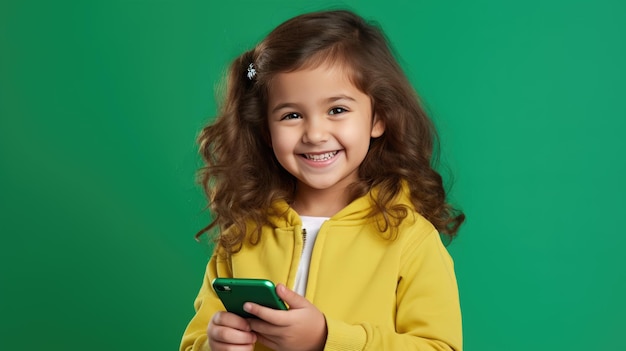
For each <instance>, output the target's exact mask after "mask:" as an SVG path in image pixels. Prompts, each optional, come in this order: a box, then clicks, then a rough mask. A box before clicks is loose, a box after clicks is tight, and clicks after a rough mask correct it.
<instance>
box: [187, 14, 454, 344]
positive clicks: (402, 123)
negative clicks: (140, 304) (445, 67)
mask: <svg viewBox="0 0 626 351" xmlns="http://www.w3.org/2000/svg"><path fill="white" fill-rule="evenodd" d="M435 142H436V135H435V131H434V129H433V125H432V123H431V121H430V120H429V119H428V117H427V116H426V114H425V113H424V111H423V110H422V108H421V107H420V105H419V103H418V99H417V95H416V94H415V92H414V90H413V89H412V87H411V85H410V84H409V82H408V80H407V78H406V77H405V75H404V73H403V72H402V70H401V68H400V67H399V65H398V63H397V62H396V60H395V59H394V57H393V55H392V54H391V52H390V49H389V46H388V44H387V41H386V40H385V37H384V35H383V33H382V32H381V30H380V29H378V28H377V27H375V26H373V25H371V24H368V23H367V22H366V21H364V20H363V19H362V18H361V17H359V16H357V15H355V14H354V13H351V12H348V11H329V12H318V13H310V14H305V15H301V16H298V17H295V18H293V19H291V20H288V21H287V22H285V23H283V24H281V25H279V26H278V27H277V28H276V29H274V30H273V31H272V32H271V33H270V34H269V35H268V36H267V37H266V38H265V39H264V40H263V41H262V42H260V43H259V44H258V45H257V46H256V47H255V48H254V49H252V50H250V51H248V52H245V53H244V54H242V55H241V56H240V57H238V58H237V59H236V60H235V61H234V62H233V63H232V65H231V67H230V71H229V77H228V85H227V94H226V96H225V101H224V102H223V104H222V106H221V110H220V114H219V116H218V117H217V119H216V120H215V121H214V123H213V124H211V125H209V126H207V127H205V128H204V129H203V131H202V133H201V134H200V136H199V144H200V151H201V153H202V156H203V158H204V160H205V162H206V167H204V168H203V169H202V171H201V182H202V184H203V186H204V189H205V191H206V194H207V196H208V198H209V201H210V209H211V212H212V214H213V216H214V217H213V221H212V222H211V223H210V224H209V225H208V226H207V227H206V228H204V229H203V230H202V231H201V232H200V233H199V234H202V233H204V232H209V231H213V232H216V233H217V235H216V238H217V240H216V247H215V253H214V255H213V257H212V258H211V260H210V262H209V264H208V266H207V269H206V274H205V276H204V281H203V284H202V287H201V289H200V292H199V294H198V297H197V298H196V300H195V305H194V306H195V310H196V314H195V316H194V317H193V319H192V320H191V322H190V323H189V325H188V326H187V329H186V331H185V333H184V336H183V339H182V343H181V347H180V349H181V350H213V351H219V350H267V349H272V350H294V351H295V350H303V351H304V350H392V351H406V350H461V349H462V335H461V312H460V307H459V299H458V291H457V285H456V279H455V275H454V269H453V263H452V260H451V258H450V256H449V254H448V253H447V251H446V249H445V248H444V246H443V244H442V241H441V238H440V234H442V235H445V236H447V238H448V239H451V238H452V237H454V235H455V234H456V232H457V230H458V228H459V226H460V225H461V223H462V222H463V219H464V215H463V214H461V213H460V212H457V211H455V210H454V209H453V208H452V207H451V206H450V205H449V204H448V203H446V197H445V192H444V188H443V186H442V180H441V177H440V175H439V174H438V173H437V172H436V171H435V170H434V169H433V168H432V167H431V160H432V158H433V144H434V143H435ZM216 277H235V278H263V279H269V280H271V281H273V282H275V283H277V287H276V291H277V293H278V295H279V297H280V298H282V299H283V300H284V301H285V302H286V303H287V305H288V306H289V310H288V311H279V310H273V309H270V308H266V307H262V306H260V305H257V304H254V303H250V302H248V303H246V304H245V305H244V309H245V310H246V311H247V312H249V313H251V314H253V315H256V316H257V317H258V319H244V318H241V317H239V316H237V315H235V314H233V313H229V312H225V311H224V307H223V305H222V303H221V302H220V300H219V299H218V298H217V296H216V294H215V292H214V291H213V289H212V288H211V281H212V280H213V279H214V278H216Z"/></svg>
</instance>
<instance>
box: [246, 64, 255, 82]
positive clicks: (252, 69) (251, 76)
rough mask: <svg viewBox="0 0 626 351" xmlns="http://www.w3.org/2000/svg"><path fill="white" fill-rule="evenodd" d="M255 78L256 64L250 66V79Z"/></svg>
mask: <svg viewBox="0 0 626 351" xmlns="http://www.w3.org/2000/svg"><path fill="white" fill-rule="evenodd" d="M254 77H256V69H254V63H251V64H250V65H249V66H248V79H250V80H252V79H253V78H254Z"/></svg>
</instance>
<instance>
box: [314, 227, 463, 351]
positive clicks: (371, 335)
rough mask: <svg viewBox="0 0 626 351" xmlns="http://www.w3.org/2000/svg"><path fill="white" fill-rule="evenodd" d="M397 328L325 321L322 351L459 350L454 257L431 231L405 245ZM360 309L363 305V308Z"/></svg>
mask: <svg viewBox="0 0 626 351" xmlns="http://www.w3.org/2000/svg"><path fill="white" fill-rule="evenodd" d="M396 301H397V308H396V317H395V324H396V325H395V330H388V329H387V328H383V327H381V326H379V325H376V324H375V322H371V323H363V324H358V325H349V324H347V323H344V322H341V321H337V320H330V319H328V320H327V327H328V337H327V340H326V346H325V349H324V350H325V351H348V350H350V351H352V350H354V351H357V350H359V351H374V350H407V351H408V350H415V351H418V350H419V351H427V350H428V351H431V350H432V351H434V350H454V351H461V350H462V348H463V345H462V327H461V309H460V303H459V297H458V289H457V283H456V278H455V275H454V268H453V263H452V258H451V257H450V255H449V254H448V252H447V250H446V249H445V247H444V246H443V244H442V243H441V239H440V238H439V234H438V233H437V232H436V231H433V232H432V233H430V234H429V235H427V236H426V237H425V238H424V240H421V241H418V242H414V243H407V244H406V246H405V249H404V251H403V254H402V260H401V267H400V280H399V282H398V286H397V294H396ZM364 308H367V307H366V306H364Z"/></svg>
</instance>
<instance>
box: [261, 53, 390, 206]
mask: <svg viewBox="0 0 626 351" xmlns="http://www.w3.org/2000/svg"><path fill="white" fill-rule="evenodd" d="M268 118H269V130H270V136H271V143H272V148H273V149H274V154H275V155H276V158H277V159H278V162H280V164H281V165H282V166H283V167H284V168H285V169H286V170H287V171H288V172H289V173H291V174H292V175H293V176H294V177H296V178H297V180H298V189H297V193H296V198H297V197H298V193H301V191H303V189H306V190H304V191H307V192H308V193H311V192H313V193H315V192H320V191H322V192H328V191H331V192H333V193H335V194H343V193H345V192H344V190H345V189H346V187H347V186H348V185H350V184H351V183H353V182H354V181H356V180H357V177H358V168H359V165H360V164H361V162H363V159H364V158H365V156H366V154H367V151H368V149H369V145H370V138H376V137H379V136H381V135H382V134H383V132H384V129H385V128H384V124H383V123H382V121H380V120H379V119H377V118H375V116H373V115H372V101H371V100H370V98H369V97H368V96H367V95H366V94H364V93H363V92H361V91H360V90H359V89H357V87H355V86H354V85H353V84H352V82H351V81H350V79H349V77H348V75H347V73H346V72H345V70H343V69H342V67H341V66H338V65H328V64H323V65H321V66H319V67H316V68H312V69H303V70H298V71H294V72H289V73H281V74H278V75H277V76H275V77H274V78H273V80H272V83H271V87H270V89H269V101H268ZM338 192H339V193H338Z"/></svg>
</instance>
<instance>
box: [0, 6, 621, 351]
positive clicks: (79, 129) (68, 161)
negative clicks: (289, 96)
mask: <svg viewBox="0 0 626 351" xmlns="http://www.w3.org/2000/svg"><path fill="white" fill-rule="evenodd" d="M329 7H347V8H351V9H354V10H356V11H358V12H359V13H360V14H362V15H363V16H365V17H367V18H372V19H375V20H377V21H378V22H379V23H380V24H381V25H382V26H383V28H384V29H385V30H386V32H387V34H388V36H389V37H390V38H391V41H392V42H393V45H394V47H395V49H396V51H397V53H398V55H399V57H400V62H401V63H402V65H403V66H404V67H405V69H406V72H407V74H408V76H409V77H410V79H411V81H412V82H413V83H414V85H415V87H416V88H417V89H418V90H419V92H420V94H421V96H422V97H423V100H424V102H425V105H426V107H427V109H428V111H430V113H431V115H432V117H433V119H434V120H435V122H436V124H437V126H438V128H439V131H440V134H441V138H442V150H443V155H442V166H441V167H442V170H443V171H444V173H445V174H450V173H452V174H454V185H453V187H452V191H451V197H452V199H453V201H454V202H455V203H457V204H459V205H460V206H461V207H462V208H463V210H464V211H465V212H466V214H467V217H468V220H467V224H466V225H465V226H464V227H463V228H462V231H461V233H460V236H459V238H458V240H456V241H455V242H453V243H452V245H451V246H450V247H449V249H450V252H451V253H452V255H453V257H454V259H455V262H456V269H457V274H458V280H459V285H460V293H461V302H462V307H463V316H464V331H465V346H466V350H480V351H488V350H551V349H559V350H602V349H620V348H623V347H624V346H623V342H622V334H623V330H624V327H626V324H625V323H624V315H625V314H626V303H625V302H624V297H625V296H626V259H625V255H624V245H625V244H626V235H625V234H626V230H625V229H624V226H623V219H624V212H625V210H626V200H625V199H626V158H625V157H624V156H623V153H624V151H626V142H625V138H624V135H623V134H624V133H625V132H626V104H625V101H626V98H625V97H626V39H625V37H626V5H625V3H624V2H623V1H620V0H615V1H609V0H600V1H540V0H526V1H521V0H517V1H511V2H503V1H497V0H481V1H468V2H452V1H406V2H401V1H390V0H389V1H377V0H370V1H344V2H336V1H316V2H303V1H288V0H272V1H219V2H217V1H173V0H170V1H167V0H161V1H157V0H155V1H147V0H143V1H140V0H134V1H132V0H131V1H55V2H52V1H27V0H26V1H19V0H13V1H11V0H9V1H7V0H4V1H2V2H0V117H1V119H0V234H1V235H0V260H1V261H0V323H1V324H0V349H1V350H12V349H17V348H20V349H45V350H174V349H177V347H178V343H179V340H180V336H181V334H182V332H183V329H184V328H185V326H186V323H187V321H188V320H189V318H191V316H192V313H193V310H192V301H193V299H194V297H195V294H196V292H197V289H198V288H199V284H200V282H201V278H202V274H203V270H204V266H205V263H206V261H207V259H208V257H209V255H210V250H209V249H208V246H207V244H206V243H202V244H198V243H195V242H194V240H193V235H194V234H195V232H196V231H197V230H198V229H200V228H201V227H202V226H203V225H204V224H206V223H207V221H208V215H207V214H206V212H203V211H202V210H203V207H204V200H203V197H202V193H201V190H200V189H199V187H198V186H197V185H196V184H195V171H196V169H197V168H198V167H199V166H200V161H199V158H198V156H197V154H196V145H195V137H196V134H197V133H198V131H199V129H200V128H201V126H202V125H203V124H204V123H205V122H206V121H207V120H208V118H210V117H211V116H213V115H214V113H215V101H214V98H213V96H214V95H213V94H214V93H213V90H214V86H215V85H216V84H217V82H219V80H220V78H221V76H222V72H223V69H224V68H225V66H226V65H227V63H228V62H229V61H230V60H231V59H232V58H233V57H234V56H235V55H237V54H238V53H240V52H241V51H243V50H244V49H247V48H249V47H251V46H252V45H254V43H256V42H257V41H258V40H260V39H261V38H262V37H263V36H264V35H265V34H266V33H267V32H268V31H269V30H270V29H271V28H273V27H274V26H276V25H277V24H279V23H280V22H282V21H284V20H285V19H287V18H289V17H291V16H293V15H296V14H299V13H302V12H306V11H311V10H318V9H325V8H329ZM449 171H451V172H449ZM448 178H450V177H448Z"/></svg>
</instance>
